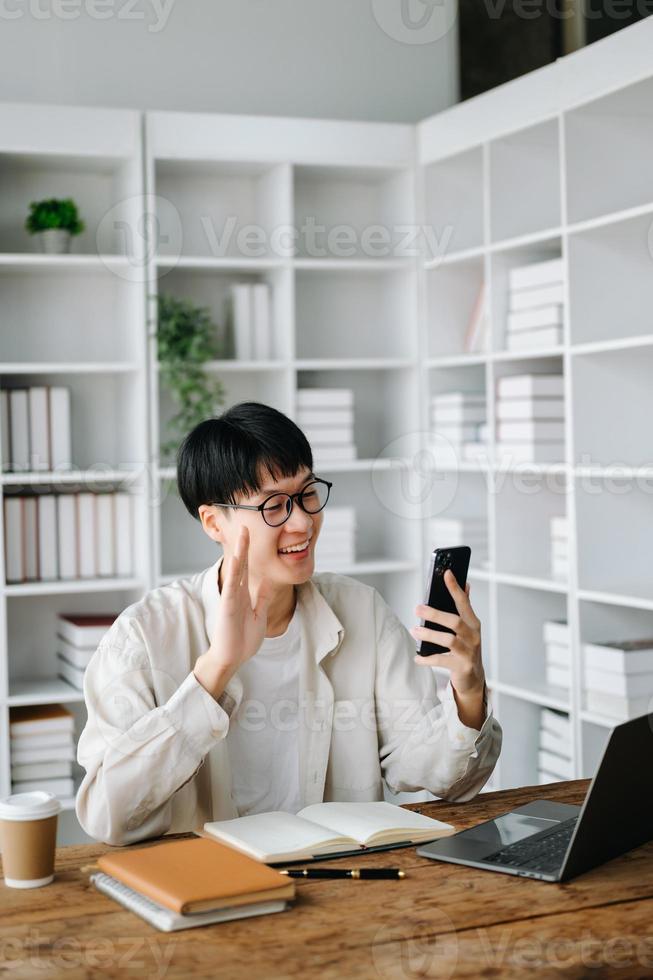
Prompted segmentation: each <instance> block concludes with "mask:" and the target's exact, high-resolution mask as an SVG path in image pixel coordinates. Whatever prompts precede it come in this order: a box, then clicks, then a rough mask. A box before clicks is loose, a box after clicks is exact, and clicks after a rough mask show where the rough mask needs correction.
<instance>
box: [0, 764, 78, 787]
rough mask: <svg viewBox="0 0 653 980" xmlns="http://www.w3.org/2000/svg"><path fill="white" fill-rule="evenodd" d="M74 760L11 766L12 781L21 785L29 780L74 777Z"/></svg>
mask: <svg viewBox="0 0 653 980" xmlns="http://www.w3.org/2000/svg"><path fill="white" fill-rule="evenodd" d="M72 774H73V764H72V760H70V759H68V760H64V759H53V760H52V762H22V763H18V765H15V764H14V763H13V762H12V766H11V781H12V783H13V782H16V783H19V782H21V781H25V780H28V779H55V778H57V777H61V776H72Z"/></svg>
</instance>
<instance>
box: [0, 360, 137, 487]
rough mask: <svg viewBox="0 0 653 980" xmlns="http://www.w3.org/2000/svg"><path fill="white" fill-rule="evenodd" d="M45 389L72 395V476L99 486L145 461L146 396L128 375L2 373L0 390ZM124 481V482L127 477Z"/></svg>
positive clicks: (128, 472) (130, 470) (129, 471)
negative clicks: (86, 474) (89, 475)
mask: <svg viewBox="0 0 653 980" xmlns="http://www.w3.org/2000/svg"><path fill="white" fill-rule="evenodd" d="M43 385H52V386H60V387H65V388H69V389H70V425H71V444H72V468H73V470H77V469H81V470H91V471H92V472H94V473H97V475H98V480H99V481H101V480H102V473H103V472H106V471H107V470H120V471H123V472H125V474H126V475H127V474H131V473H133V472H134V471H135V470H137V469H139V468H140V467H141V466H142V465H143V462H144V459H145V445H144V438H145V436H144V432H143V431H142V429H143V426H141V425H139V424H135V420H139V419H143V418H144V412H145V401H144V399H145V392H144V391H143V389H142V387H141V386H140V385H138V384H136V383H135V381H134V379H133V378H132V377H131V376H130V375H129V374H125V375H122V374H92V373H87V374H82V373H71V374H59V373H56V374H49V373H47V372H44V373H39V374H22V375H21V376H20V377H17V376H16V375H12V374H3V373H0V388H6V389H11V388H23V387H27V388H30V387H37V386H43ZM126 478H128V477H127V476H126Z"/></svg>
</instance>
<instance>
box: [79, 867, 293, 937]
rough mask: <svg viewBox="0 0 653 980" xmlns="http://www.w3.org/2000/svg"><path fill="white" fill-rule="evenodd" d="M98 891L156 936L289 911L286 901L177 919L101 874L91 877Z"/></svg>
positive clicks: (161, 907)
mask: <svg viewBox="0 0 653 980" xmlns="http://www.w3.org/2000/svg"><path fill="white" fill-rule="evenodd" d="M90 880H91V881H92V882H93V884H94V885H95V887H96V888H97V890H98V891H100V892H103V893H104V894H105V895H108V896H109V898H112V899H114V901H116V902H119V903H120V904H121V905H123V906H124V907H125V908H126V909H129V911H130V912H135V913H136V915H140V917H141V919H145V921H146V922H149V923H150V925H151V926H154V928H155V929H158V930H159V931H160V932H176V931H178V930H180V929H193V928H196V927H197V926H208V925H213V924H214V923H218V922H231V921H232V920H233V919H248V918H251V917H252V916H255V915H270V914H272V913H274V912H284V911H285V910H286V909H287V908H289V907H290V906H289V903H288V902H286V901H275V902H257V903H255V904H253V905H239V906H237V907H236V908H233V907H231V908H225V909H215V910H214V911H213V912H196V913H195V914H194V915H177V913H176V912H171V911H170V909H167V908H165V906H163V905H159V904H158V902H153V901H152V900H151V899H149V898H146V897H145V896H144V895H141V894H140V893H139V892H137V891H134V889H133V888H128V887H127V885H123V884H122V883H121V882H119V881H117V880H116V879H115V878H112V877H111V875H105V874H103V873H102V872H99V873H97V874H93V875H91V878H90Z"/></svg>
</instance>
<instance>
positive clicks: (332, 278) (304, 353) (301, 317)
mask: <svg viewBox="0 0 653 980" xmlns="http://www.w3.org/2000/svg"><path fill="white" fill-rule="evenodd" d="M415 306H416V294H415V288H414V278H413V275H412V273H410V272H408V271H406V272H391V271H390V272H388V273H387V274H385V275H383V276H379V274H378V273H377V272H374V271H372V272H357V271H343V272H330V271H329V272H327V271H315V272H308V271H301V270H297V272H296V273H295V322H296V341H295V347H296V356H297V357H298V358H339V357H342V356H343V351H346V352H347V356H348V357H350V358H355V357H360V358H373V357H379V356H383V357H402V356H404V357H405V356H409V355H414V354H415V353H416V345H415V338H414V331H413V326H412V325H413V323H414V322H415Z"/></svg>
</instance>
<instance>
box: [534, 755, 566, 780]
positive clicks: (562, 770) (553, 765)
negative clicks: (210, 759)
mask: <svg viewBox="0 0 653 980" xmlns="http://www.w3.org/2000/svg"><path fill="white" fill-rule="evenodd" d="M537 764H538V767H539V768H540V769H544V770H545V771H546V772H550V773H553V774H554V776H557V778H558V779H573V777H574V767H573V765H572V762H571V759H569V758H565V757H564V756H562V755H556V754H555V752H548V751H547V750H546V749H540V750H539V752H538V753H537Z"/></svg>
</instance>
